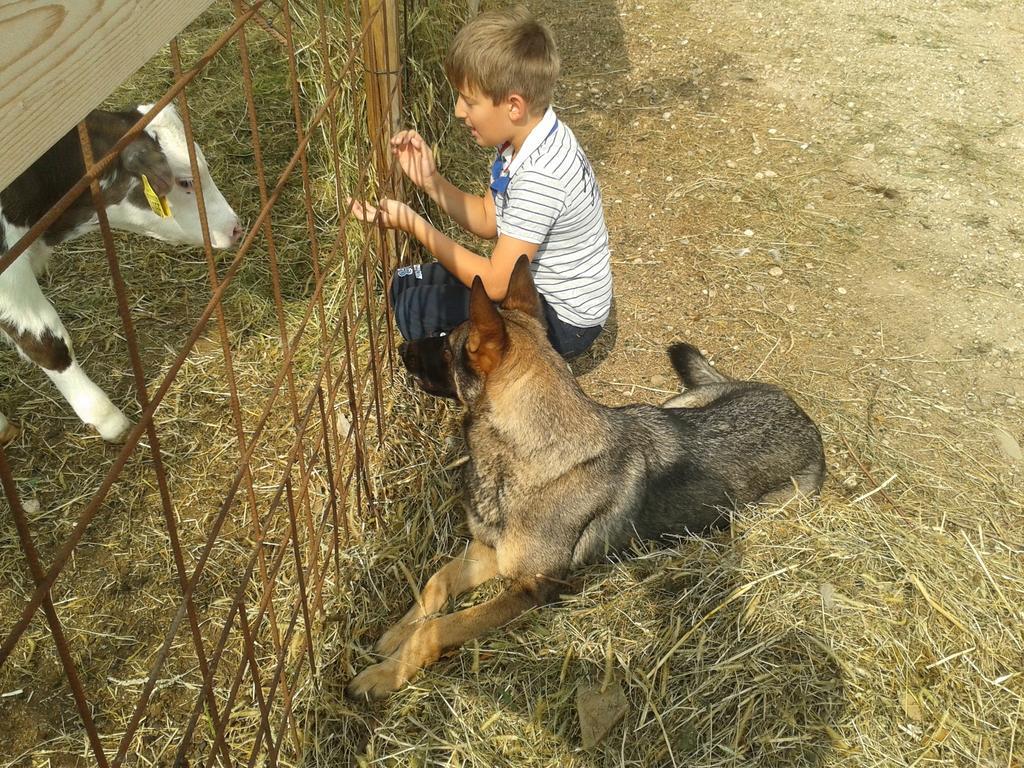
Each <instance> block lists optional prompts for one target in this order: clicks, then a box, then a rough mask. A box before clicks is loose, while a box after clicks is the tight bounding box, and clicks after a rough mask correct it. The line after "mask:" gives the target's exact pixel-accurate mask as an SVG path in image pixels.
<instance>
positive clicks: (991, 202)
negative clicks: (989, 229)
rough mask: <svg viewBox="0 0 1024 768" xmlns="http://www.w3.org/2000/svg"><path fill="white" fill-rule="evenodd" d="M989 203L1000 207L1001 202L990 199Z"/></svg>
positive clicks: (994, 206)
mask: <svg viewBox="0 0 1024 768" xmlns="http://www.w3.org/2000/svg"><path fill="white" fill-rule="evenodd" d="M988 204H989V205H991V206H992V207H993V208H998V207H999V202H998V201H996V200H989V201H988Z"/></svg>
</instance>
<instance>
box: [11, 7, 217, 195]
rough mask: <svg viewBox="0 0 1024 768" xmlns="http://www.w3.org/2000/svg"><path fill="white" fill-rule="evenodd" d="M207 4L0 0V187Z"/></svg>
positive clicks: (75, 122) (15, 176)
mask: <svg viewBox="0 0 1024 768" xmlns="http://www.w3.org/2000/svg"><path fill="white" fill-rule="evenodd" d="M211 2H212V0H13V1H7V2H0V189H3V188H4V187H6V186H7V185H8V184H9V183H10V182H11V181H12V180H13V179H15V178H17V176H18V174H20V173H21V172H22V171H23V170H25V169H26V168H27V167H28V166H29V165H31V164H32V162H33V161H34V160H35V159H36V158H37V157H39V156H40V155H41V154H42V153H43V152H45V151H46V150H47V149H49V148H50V147H51V146H52V145H53V144H54V142H56V141H57V139H59V138H60V137H61V136H63V135H64V134H65V133H67V132H68V131H69V130H70V129H71V128H73V127H74V126H75V125H76V124H77V123H78V122H79V121H80V120H81V119H82V118H83V117H85V115H86V114H87V113H88V112H89V110H90V109H94V108H95V107H96V106H98V105H99V104H100V103H101V102H102V101H103V100H104V99H105V98H106V97H107V96H109V95H110V94H111V93H112V92H113V90H114V89H115V88H117V86H118V85H120V84H121V83H122V82H124V81H125V80H126V79H127V78H128V77H130V76H131V75H132V74H133V73H134V72H136V71H137V70H138V69H139V67H141V66H142V65H143V64H145V63H146V62H147V61H148V60H149V59H150V58H151V57H152V56H153V55H154V54H156V53H157V52H158V51H159V50H160V49H161V48H162V47H163V46H164V45H165V44H166V43H167V42H168V41H169V40H170V39H171V38H172V37H174V35H176V34H177V33H178V32H180V31H181V30H183V29H184V28H185V27H186V26H187V25H188V24H189V22H191V21H192V20H193V19H195V18H196V17H197V16H198V15H199V14H200V13H202V12H203V11H204V10H205V9H206V8H207V7H208V6H209V5H210V3H211Z"/></svg>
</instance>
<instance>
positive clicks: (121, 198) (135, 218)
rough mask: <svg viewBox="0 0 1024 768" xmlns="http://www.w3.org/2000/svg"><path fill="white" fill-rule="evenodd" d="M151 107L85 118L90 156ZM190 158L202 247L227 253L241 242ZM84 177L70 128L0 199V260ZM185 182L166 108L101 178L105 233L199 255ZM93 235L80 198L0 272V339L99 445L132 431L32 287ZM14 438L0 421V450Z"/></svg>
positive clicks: (184, 154)
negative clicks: (59, 254)
mask: <svg viewBox="0 0 1024 768" xmlns="http://www.w3.org/2000/svg"><path fill="white" fill-rule="evenodd" d="M150 106H151V105H143V106H140V107H138V108H137V109H135V110H129V111H125V112H104V111H100V110H95V111H93V112H91V113H90V114H89V116H88V117H87V118H86V126H87V128H88V131H89V137H90V140H91V142H92V148H93V154H94V156H95V157H97V158H100V157H103V156H104V155H105V154H107V153H108V152H109V151H110V150H111V149H112V148H113V146H114V145H115V144H116V143H117V141H118V140H119V139H120V138H121V137H122V136H124V134H125V133H126V132H127V131H128V129H129V128H130V127H131V126H132V125H133V124H134V123H135V122H136V121H137V120H138V119H139V116H140V113H145V112H148V111H149V108H150ZM195 149H196V158H197V160H198V165H199V169H200V182H201V184H202V188H203V198H204V202H205V203H206V213H207V220H208V222H209V227H210V239H211V243H212V245H213V246H214V247H215V248H228V247H230V246H231V245H233V244H234V243H235V242H236V241H237V240H238V238H239V236H240V235H241V233H242V229H241V227H240V225H239V221H238V216H237V215H236V214H235V212H234V211H233V210H232V209H231V206H230V205H229V204H228V202H227V201H226V200H225V199H224V196H223V195H222V194H221V193H220V191H219V190H218V189H217V185H216V184H214V182H213V179H212V178H211V177H210V172H209V170H208V168H207V164H206V159H205V158H204V157H203V153H202V151H201V150H200V149H199V147H198V146H196V148H195ZM84 173H85V165H84V162H83V160H82V151H81V146H80V144H79V139H78V131H77V129H76V130H72V131H70V132H68V134H67V135H65V136H64V137H63V138H62V139H61V140H60V141H58V142H57V144H55V145H54V146H53V147H51V148H50V149H49V150H48V151H47V152H46V153H45V154H44V155H43V156H42V157H40V158H39V159H38V160H37V161H36V162H35V163H33V164H32V165H31V167H29V168H28V170H26V171H25V172H24V173H23V174H21V176H19V177H18V178H17V179H15V180H14V181H13V182H12V183H11V185H10V186H8V187H7V188H6V189H4V190H3V191H0V255H3V254H4V253H6V252H7V250H8V249H9V248H10V247H11V246H12V245H14V244H15V243H16V242H18V240H19V239H20V238H21V236H22V235H24V234H25V233H26V232H27V231H28V230H29V229H30V228H31V227H32V225H33V224H35V223H36V222H37V221H39V219H40V218H42V217H43V215H44V214H45V213H46V212H47V211H48V210H49V209H50V208H51V206H53V204H54V203H56V202H57V201H58V200H59V199H60V198H61V197H63V196H64V194H65V193H67V191H68V190H69V189H71V187H72V186H74V185H75V183H76V182H77V181H78V180H79V179H80V178H81V177H82V176H83V174H84ZM143 175H145V176H146V178H147V179H148V180H149V183H150V186H152V188H153V190H154V191H155V192H156V194H157V195H159V196H162V197H165V198H166V200H167V201H168V202H169V204H170V213H171V215H170V216H167V217H161V216H159V215H157V214H156V213H154V212H153V210H151V208H150V204H149V202H148V201H147V199H146V196H145V194H144V191H143V185H142V182H141V177H142V176H143ZM193 183H194V182H193V178H192V170H191V166H190V163H189V158H188V145H187V143H186V140H185V129H184V126H183V125H182V122H181V118H180V117H179V116H178V113H177V111H176V110H175V109H174V107H173V106H168V107H166V108H164V109H163V110H162V111H161V112H160V113H159V114H158V115H157V116H156V118H155V119H154V120H153V121H152V122H151V123H150V124H149V125H148V126H147V127H146V129H145V132H144V133H142V134H141V135H140V136H139V137H138V138H136V139H135V140H134V141H132V142H131V144H129V145H128V146H127V147H126V148H125V149H124V151H123V152H122V153H121V155H120V157H119V158H118V161H117V162H116V163H112V164H111V166H110V167H109V168H108V169H107V171H106V172H105V173H104V175H103V176H102V178H101V179H100V187H101V188H102V190H103V195H104V201H105V204H106V212H107V217H108V218H109V220H110V225H111V227H113V228H115V229H121V230H126V231H128V232H137V233H139V234H143V235H149V236H150V237H154V238H156V239H158V240H166V241H168V242H171V243H180V244H182V245H192V246H201V245H202V244H203V235H202V229H201V225H200V220H199V210H198V207H197V205H196V198H195V193H194V190H193ZM98 226H99V225H98V220H97V216H96V209H95V208H94V207H93V204H92V195H91V194H90V193H89V192H88V190H86V192H85V193H84V194H83V195H82V196H81V197H79V198H78V200H76V201H75V202H74V203H72V205H71V207H70V208H68V209H67V211H65V212H64V213H63V214H62V215H61V216H60V217H59V218H58V219H57V220H56V221H55V222H54V223H53V224H52V225H51V226H50V227H49V228H48V229H47V230H46V232H45V233H44V234H43V235H42V236H41V237H39V238H38V239H37V240H36V241H35V242H34V243H33V244H32V245H31V246H29V247H28V248H27V249H26V250H25V252H24V253H22V254H21V255H20V256H19V257H18V258H17V259H16V260H15V262H14V263H13V264H11V266H10V267H9V268H8V269H6V270H5V271H4V272H3V273H0V332H2V333H3V335H4V336H6V337H7V338H8V339H9V340H10V341H11V342H13V344H14V346H15V347H17V350H18V352H19V354H20V355H21V356H22V357H23V358H25V359H26V360H29V361H31V362H33V363H36V364H37V365H39V366H40V367H41V368H42V369H43V371H45V372H46V375H47V376H49V377H50V379H51V380H52V381H53V383H54V384H56V385H57V388H58V389H59V390H60V392H61V394H62V395H64V397H65V399H66V400H67V401H68V403H69V404H70V405H71V407H72V408H73V409H74V410H75V413H77V414H78V417H79V418H80V419H81V420H82V421H83V422H85V423H86V424H90V425H92V426H93V427H95V428H96V430H97V431H98V432H99V433H100V435H101V436H102V437H103V439H105V440H108V441H110V442H118V441H120V440H122V439H123V438H124V436H125V433H126V432H127V431H128V429H129V428H130V427H131V422H130V421H129V420H128V419H127V418H126V417H125V415H124V414H123V413H122V412H121V410H120V409H119V408H118V407H117V406H116V405H114V404H113V403H112V402H110V398H108V397H107V396H106V394H104V393H103V390H101V389H100V388H99V387H98V386H96V384H94V383H93V382H92V380H91V379H90V378H89V377H88V376H87V375H86V374H85V372H84V371H83V370H82V369H81V367H80V366H79V365H78V362H77V361H76V360H75V356H74V353H73V352H72V348H71V340H70V338H69V336H68V333H67V331H66V330H65V328H64V324H63V323H62V322H61V320H60V317H59V316H58V315H57V312H56V310H55V309H54V308H53V305H52V304H50V302H49V301H48V300H47V299H46V297H45V296H43V292H42V291H41V290H40V288H39V283H38V282H37V280H36V278H37V276H38V275H40V274H42V273H43V271H45V269H46V267H47V262H48V260H49V257H50V253H51V251H52V249H53V246H55V245H56V244H58V243H61V242H63V241H65V240H71V239H72V238H75V237H78V236H79V235H82V234H84V233H86V232H90V231H94V230H96V229H97V228H98ZM16 434H17V428H16V427H14V425H12V424H10V423H9V422H8V421H7V418H6V417H5V416H4V414H3V413H0V444H2V443H4V442H7V441H9V440H11V439H12V438H13V437H14V436H15V435H16Z"/></svg>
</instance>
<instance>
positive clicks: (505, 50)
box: [444, 6, 560, 112]
mask: <svg viewBox="0 0 1024 768" xmlns="http://www.w3.org/2000/svg"><path fill="white" fill-rule="evenodd" d="M559 66H560V60H559V58H558V50H557V49H556V48H555V39H554V37H552V35H551V30H550V29H549V28H548V25H547V24H544V23H543V22H541V21H538V20H537V19H535V18H534V17H533V16H532V15H531V14H530V12H529V11H528V10H527V9H526V8H524V7H522V6H516V7H515V8H510V9H506V10H501V11H487V12H486V13H481V14H480V15H479V16H477V17H475V18H474V19H472V20H471V21H470V22H469V23H467V24H466V25H465V26H464V27H463V28H462V29H460V30H459V32H458V34H457V35H455V40H454V42H453V43H452V48H451V50H450V51H449V52H448V56H447V57H445V60H444V70H445V73H446V74H447V75H448V82H450V83H451V84H452V87H454V88H456V89H463V88H467V87H468V88H473V89H475V90H477V91H480V92H481V93H483V94H484V95H486V96H489V97H490V99H491V101H493V102H494V103H495V104H498V103H500V102H502V101H505V99H507V98H508V97H509V96H510V95H512V94H513V93H518V94H519V95H520V96H522V97H523V99H525V101H526V103H527V106H528V107H529V109H530V111H531V112H534V111H543V110H545V109H547V108H548V106H549V105H550V104H551V95H552V92H553V91H554V89H555V81H556V80H558V69H559Z"/></svg>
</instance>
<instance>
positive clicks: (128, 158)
mask: <svg viewBox="0 0 1024 768" xmlns="http://www.w3.org/2000/svg"><path fill="white" fill-rule="evenodd" d="M121 166H122V167H123V168H124V169H125V170H126V171H128V173H130V174H132V175H133V176H145V177H146V178H147V179H149V184H150V186H151V187H153V191H154V192H156V193H157V194H158V195H160V197H164V196H165V195H167V193H168V192H170V191H171V187H173V186H174V173H173V172H172V171H171V166H170V165H169V164H168V162H167V158H166V157H165V156H164V153H163V152H162V151H161V150H160V145H159V144H157V143H156V142H155V141H154V140H153V139H152V137H150V136H148V135H146V134H143V135H142V136H139V137H137V138H136V139H135V140H134V141H132V142H131V144H129V145H128V146H127V147H125V148H124V150H123V151H122V152H121Z"/></svg>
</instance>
